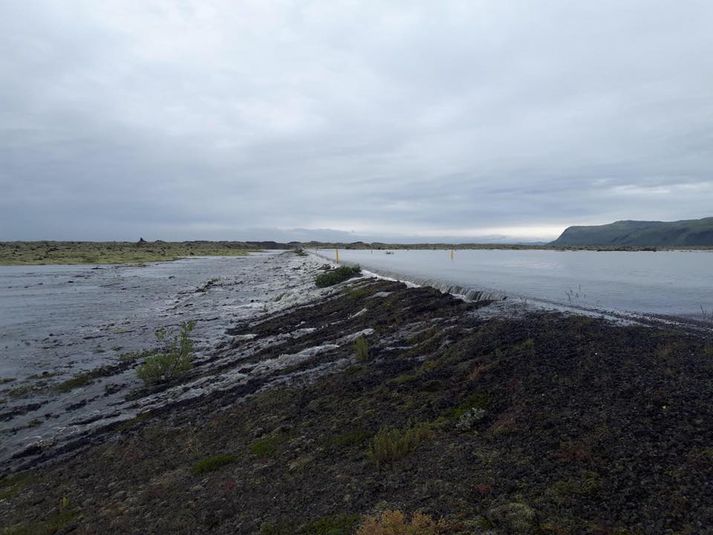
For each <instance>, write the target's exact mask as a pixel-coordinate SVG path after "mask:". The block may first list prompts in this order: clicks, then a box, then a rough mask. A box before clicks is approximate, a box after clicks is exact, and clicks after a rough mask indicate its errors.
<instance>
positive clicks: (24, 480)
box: [0, 472, 34, 500]
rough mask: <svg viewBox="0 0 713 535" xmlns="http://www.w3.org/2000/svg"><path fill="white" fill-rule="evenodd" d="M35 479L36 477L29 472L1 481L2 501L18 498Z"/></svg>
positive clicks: (0, 498) (0, 495) (4, 478)
mask: <svg viewBox="0 0 713 535" xmlns="http://www.w3.org/2000/svg"><path fill="white" fill-rule="evenodd" d="M33 478H34V476H33V475H32V474H30V473H29V472H22V473H19V474H13V475H10V476H5V477H3V478H2V479H0V500H6V499H8V498H12V497H13V496H16V495H17V494H19V493H20V491H21V490H22V489H24V488H25V486H27V484H28V483H30V482H31V481H32V480H33Z"/></svg>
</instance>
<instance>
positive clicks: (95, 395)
mask: <svg viewBox="0 0 713 535" xmlns="http://www.w3.org/2000/svg"><path fill="white" fill-rule="evenodd" d="M321 263H323V262H321V261H320V260H317V259H313V258H306V257H298V256H297V255H295V254H293V253H282V254H281V253H279V252H268V253H255V254H251V255H249V256H244V257H206V258H191V259H185V260H178V261H175V262H165V263H157V264H151V265H146V266H144V267H137V266H6V267H0V355H1V357H0V461H2V460H6V459H7V458H9V457H11V456H12V455H14V454H17V453H18V452H19V451H22V450H23V449H24V448H28V447H32V448H35V449H37V447H38V445H39V447H40V449H41V448H43V447H45V446H49V445H51V444H54V443H56V442H57V441H58V440H60V439H62V438H63V437H65V438H66V437H69V436H72V435H76V434H77V433H81V432H83V431H86V430H88V429H91V428H94V427H97V426H100V425H105V424H107V423H111V422H112V421H117V420H123V419H127V418H130V417H133V416H134V415H135V414H137V413H138V412H140V411H141V410H144V409H146V408H148V407H153V406H157V405H160V404H161V403H164V402H167V401H168V400H172V399H178V398H182V397H183V398H185V397H189V396H192V395H200V394H202V393H205V391H206V389H209V388H212V387H213V386H214V387H216V388H218V387H226V385H229V384H232V382H234V381H237V380H240V379H241V377H240V375H235V374H233V375H230V376H226V377H223V378H215V377H213V378H212V380H211V381H210V383H211V385H206V384H202V385H201V386H200V388H186V387H185V386H184V387H182V388H180V389H169V390H164V391H161V392H156V393H151V394H149V395H146V396H133V398H135V399H130V398H132V396H131V395H128V394H129V393H131V392H135V391H136V390H137V389H138V388H139V387H141V382H140V381H139V380H138V379H137V377H136V370H135V366H136V364H138V361H137V362H136V363H132V362H130V359H131V358H132V355H134V354H136V352H141V351H145V350H147V349H151V348H155V347H157V342H156V338H155V331H156V330H157V329H158V328H161V327H164V328H167V329H169V330H175V329H177V327H178V325H179V324H180V323H181V322H183V321H189V320H194V321H195V322H196V327H195V330H194V331H193V333H192V337H193V338H194V340H195V353H196V366H197V367H199V366H200V364H201V361H202V360H204V359H208V358H209V357H210V358H214V357H212V352H213V350H214V348H215V347H216V346H218V345H220V344H221V342H223V341H224V340H226V337H227V335H226V334H225V332H226V329H228V328H229V327H231V326H232V325H234V324H235V323H236V322H241V321H247V320H249V319H251V318H254V317H256V316H258V315H261V314H264V313H266V312H274V311H276V310H280V309H281V308H285V307H287V306H289V305H291V304H294V303H297V302H300V301H302V300H305V299H308V298H310V297H313V296H312V294H311V292H313V291H314V283H313V278H314V274H315V272H316V269H317V268H318V267H319V265H320V264H321ZM122 362H128V364H126V365H123V364H122ZM102 367H107V368H109V369H110V370H111V373H107V374H102V373H99V374H98V375H99V377H96V378H92V380H91V381H88V382H87V384H80V385H77V386H76V387H74V386H73V387H72V388H66V387H65V388H63V387H62V383H63V382H65V381H67V380H68V379H71V378H76V377H77V376H78V375H80V374H81V373H83V372H87V371H96V370H101V369H102ZM127 395H128V397H127Z"/></svg>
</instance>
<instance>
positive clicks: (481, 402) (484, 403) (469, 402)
mask: <svg viewBox="0 0 713 535" xmlns="http://www.w3.org/2000/svg"><path fill="white" fill-rule="evenodd" d="M490 404H491V400H490V394H488V393H487V392H475V393H473V394H471V395H470V396H468V397H467V398H465V399H464V400H463V402H462V403H461V404H459V405H458V406H457V407H453V408H452V409H450V410H448V411H447V412H446V415H447V416H449V417H451V418H460V417H461V416H463V415H464V414H465V413H466V412H468V411H470V410H471V409H482V410H486V409H488V408H489V407H490Z"/></svg>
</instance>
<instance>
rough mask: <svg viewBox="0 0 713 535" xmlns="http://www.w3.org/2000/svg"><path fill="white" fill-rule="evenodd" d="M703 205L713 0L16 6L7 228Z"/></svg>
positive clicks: (526, 217) (418, 220)
mask: <svg viewBox="0 0 713 535" xmlns="http://www.w3.org/2000/svg"><path fill="white" fill-rule="evenodd" d="M710 215H713V2H712V1H710V0H700V1H695V0H670V1H657V0H641V1H638V0H629V1H627V0H612V1H609V0H596V1H581V2H580V1H576V2H575V1H572V0H560V1H554V0H550V1H548V0H539V1H531V0H530V1H526V0H522V1H517V0H508V1H503V0H467V1H454V2H448V1H427V2H415V1H408V2H407V1H404V2H397V1H386V0H376V1H373V2H369V1H353V2H344V1H338V0H324V1H321V0H316V1H302V2H296V1H295V2H290V1H275V2H273V1H269V0H255V1H236V0H196V1H193V0H184V1H178V0H176V1H158V0H136V1H130V0H57V1H49V0H47V1H36V0H0V240H1V239H5V240H12V239H128V240H134V239H138V237H139V236H144V237H145V238H146V239H194V238H207V239H241V238H247V237H249V236H254V237H256V238H262V239H265V238H268V237H270V235H273V236H275V237H276V238H278V239H279V238H282V237H284V236H288V235H290V233H289V232H277V231H275V232H272V233H271V231H270V230H269V229H273V228H274V229H283V231H284V229H292V228H300V229H333V230H340V231H347V232H352V233H353V236H355V237H364V236H366V237H373V238H383V237H392V238H393V237H399V236H400V237H406V236H409V237H412V238H413V237H417V238H423V239H429V240H436V239H438V238H442V237H448V238H454V237H455V238H460V239H464V240H467V239H472V238H478V237H481V238H483V239H492V238H493V237H494V236H495V237H505V238H509V239H521V240H534V239H548V238H553V237H555V236H556V235H557V234H558V233H559V232H560V231H561V230H562V229H563V228H564V227H566V226H568V225H571V224H597V223H607V222H610V221H613V220H617V219H663V220H674V219H685V218H697V217H704V216H710ZM257 229H263V230H257ZM264 229H268V230H264ZM300 232H301V235H302V234H304V235H309V236H316V237H318V238H319V237H321V236H333V235H334V234H327V233H324V232H315V233H312V234H310V233H306V232H304V231H300Z"/></svg>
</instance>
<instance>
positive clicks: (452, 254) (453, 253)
mask: <svg viewBox="0 0 713 535" xmlns="http://www.w3.org/2000/svg"><path fill="white" fill-rule="evenodd" d="M454 256H455V251H454V250H453V249H451V260H453V257H454Z"/></svg>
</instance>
